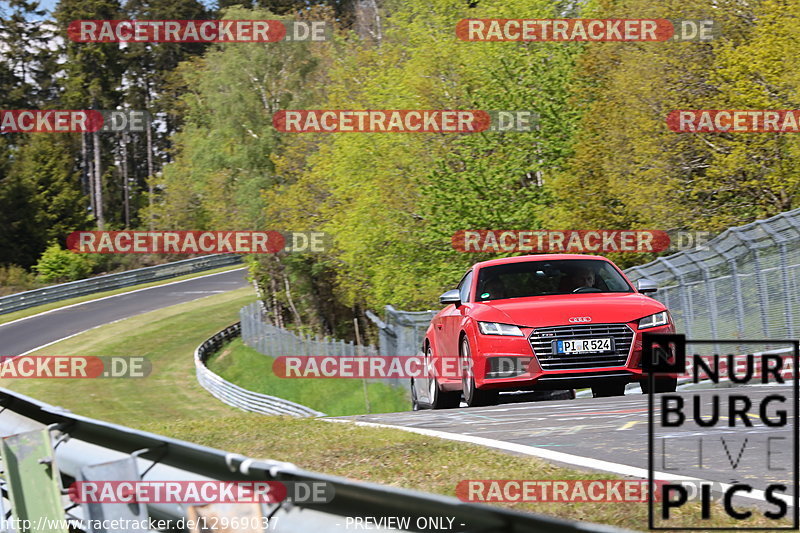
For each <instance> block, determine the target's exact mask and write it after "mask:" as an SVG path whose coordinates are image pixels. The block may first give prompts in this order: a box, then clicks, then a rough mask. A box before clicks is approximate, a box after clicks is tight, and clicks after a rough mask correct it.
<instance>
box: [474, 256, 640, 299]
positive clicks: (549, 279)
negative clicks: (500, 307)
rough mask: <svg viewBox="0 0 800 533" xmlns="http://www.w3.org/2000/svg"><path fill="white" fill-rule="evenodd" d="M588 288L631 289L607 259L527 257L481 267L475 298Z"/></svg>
mask: <svg viewBox="0 0 800 533" xmlns="http://www.w3.org/2000/svg"><path fill="white" fill-rule="evenodd" d="M590 292H634V290H633V288H632V287H631V286H630V284H629V283H628V282H627V281H625V278H623V277H622V276H621V275H620V273H619V272H618V271H617V269H615V268H614V267H613V266H612V265H611V264H610V263H608V262H607V261H601V260H597V259H559V260H554V261H529V262H525V263H509V264H506V265H497V266H490V267H484V268H481V269H480V274H479V276H478V292H477V298H476V301H478V302H482V301H485V300H503V299H507V298H524V297H528V296H546V295H549V294H580V293H590Z"/></svg>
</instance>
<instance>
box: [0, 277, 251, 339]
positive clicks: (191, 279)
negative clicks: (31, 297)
mask: <svg viewBox="0 0 800 533" xmlns="http://www.w3.org/2000/svg"><path fill="white" fill-rule="evenodd" d="M246 268H247V267H241V268H232V269H230V270H223V271H222V272H214V273H213V274H203V275H202V276H196V277H194V278H189V279H182V280H179V281H170V282H167V283H162V284H160V285H153V286H152V287H143V288H141V289H134V290H132V291H127V292H121V293H119V294H112V295H110V296H103V297H102V298H95V299H93V300H86V301H85V302H78V303H74V304H69V305H65V306H63V307H56V308H55V309H49V310H47V311H42V312H41V313H36V314H35V315H31V316H25V317H22V318H18V319H16V320H12V321H11V322H5V323H3V324H0V328H2V327H5V326H10V325H11V324H15V323H17V322H22V321H23V320H29V319H31V318H36V317H37V316H42V315H46V314H48V313H53V312H55V311H61V310H62V309H69V308H70V307H76V306H78V305H83V304H88V303H92V302H99V301H101V300H107V299H109V298H116V297H117V296H124V295H126V294H133V293H134V292H139V291H149V290H150V289H158V288H159V287H166V286H167V285H176V284H178V283H185V282H187V281H193V280H196V279H201V278H207V277H209V276H218V275H220V274H227V273H228V272H236V271H237V270H244V269H246ZM184 275H186V274H184ZM111 290H116V289H111ZM77 298H80V296H77ZM42 305H47V304H42ZM86 331H89V330H88V329H87V330H86ZM64 338H65V339H68V338H69V337H64ZM62 340H63V339H62ZM44 346H49V344H45V345H43V346H40V348H43V347H44Z"/></svg>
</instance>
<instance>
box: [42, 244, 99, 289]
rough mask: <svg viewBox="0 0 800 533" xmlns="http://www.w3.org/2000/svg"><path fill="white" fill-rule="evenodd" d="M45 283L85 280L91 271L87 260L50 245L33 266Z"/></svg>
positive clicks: (74, 253)
mask: <svg viewBox="0 0 800 533" xmlns="http://www.w3.org/2000/svg"><path fill="white" fill-rule="evenodd" d="M33 270H35V271H36V272H37V273H38V274H39V279H40V280H41V281H43V282H45V283H64V282H67V281H75V280H78V279H82V278H85V277H86V276H88V275H89V273H90V272H91V271H92V265H91V262H90V261H89V259H87V258H86V257H84V256H83V255H81V254H78V253H76V252H72V251H70V250H64V249H63V248H61V246H59V245H58V243H55V242H54V243H52V244H50V246H48V247H47V249H46V250H45V251H44V253H43V254H42V257H40V258H39V261H38V262H37V263H36V264H35V265H34V266H33Z"/></svg>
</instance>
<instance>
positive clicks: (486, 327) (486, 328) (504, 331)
mask: <svg viewBox="0 0 800 533" xmlns="http://www.w3.org/2000/svg"><path fill="white" fill-rule="evenodd" d="M478 328H479V329H480V330H481V333H483V334H484V335H510V336H512V337H524V336H525V335H524V334H523V333H522V330H521V329H519V328H518V327H517V326H512V325H511V324H500V323H499V322H478Z"/></svg>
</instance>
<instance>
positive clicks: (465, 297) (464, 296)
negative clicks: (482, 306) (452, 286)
mask: <svg viewBox="0 0 800 533" xmlns="http://www.w3.org/2000/svg"><path fill="white" fill-rule="evenodd" d="M470 287H472V270H470V271H469V272H467V274H466V275H465V276H464V277H463V278H461V283H459V284H458V292H459V293H460V294H461V301H462V302H467V301H469V289H470Z"/></svg>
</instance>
